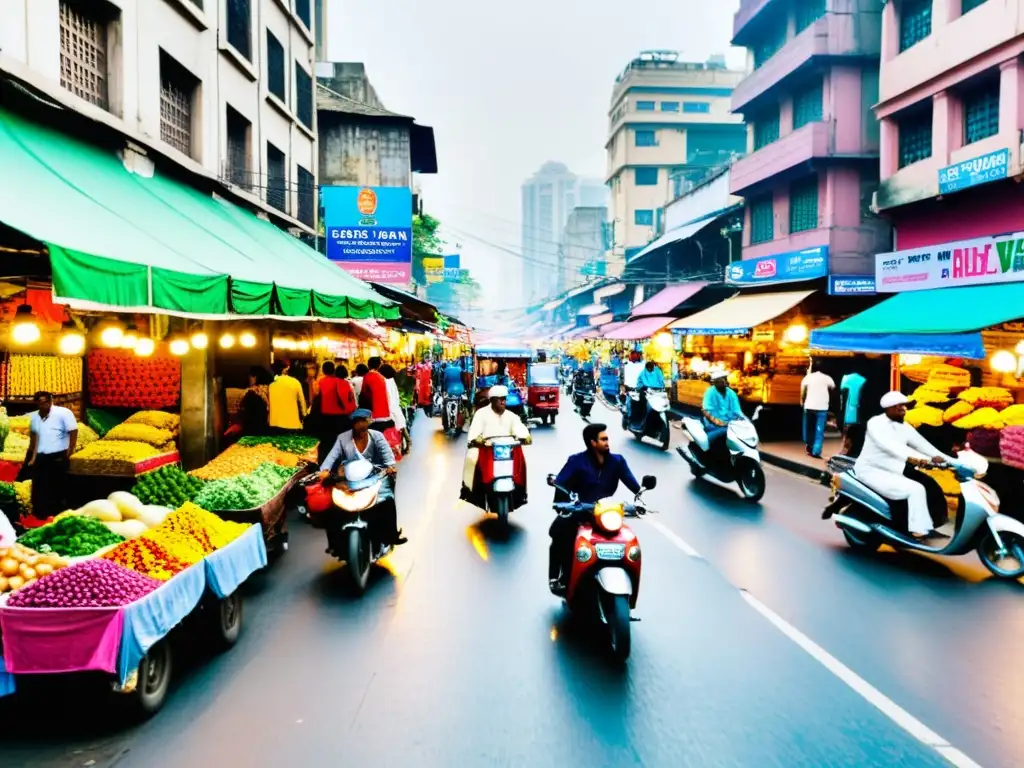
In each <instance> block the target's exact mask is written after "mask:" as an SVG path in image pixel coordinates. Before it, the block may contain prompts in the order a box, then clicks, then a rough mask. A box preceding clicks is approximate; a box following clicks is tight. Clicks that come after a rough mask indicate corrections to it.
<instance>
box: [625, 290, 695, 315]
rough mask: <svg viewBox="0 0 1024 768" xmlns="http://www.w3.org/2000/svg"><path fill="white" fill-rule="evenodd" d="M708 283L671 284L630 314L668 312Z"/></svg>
mask: <svg viewBox="0 0 1024 768" xmlns="http://www.w3.org/2000/svg"><path fill="white" fill-rule="evenodd" d="M706 285H707V283H700V282H698V283H679V284H678V285H670V286H669V287H668V288H664V289H662V290H660V291H658V292H657V293H656V294H654V295H653V296H651V298H649V299H648V300H647V301H644V302H641V303H640V304H637V305H636V306H635V307H633V311H632V312H631V313H630V316H631V317H647V316H650V315H665V314H668V313H669V312H671V311H672V310H673V309H675V308H676V307H678V306H679V305H680V304H682V303H683V302H684V301H687V300H688V299H689V298H690V297H691V296H693V295H694V294H695V293H697V291H699V290H700V289H701V288H703V287H704V286H706Z"/></svg>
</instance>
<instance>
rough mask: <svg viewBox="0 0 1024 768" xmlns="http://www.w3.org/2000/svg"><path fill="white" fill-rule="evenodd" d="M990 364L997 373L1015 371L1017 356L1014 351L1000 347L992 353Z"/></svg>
mask: <svg viewBox="0 0 1024 768" xmlns="http://www.w3.org/2000/svg"><path fill="white" fill-rule="evenodd" d="M989 365H991V366H992V370H993V371H995V372H996V373H1013V372H1014V371H1015V370H1016V369H1017V358H1016V356H1015V355H1014V354H1013V352H1010V351H1009V350H1006V349H1000V350H999V351H998V352H994V353H993V354H992V359H991V360H990V361H989Z"/></svg>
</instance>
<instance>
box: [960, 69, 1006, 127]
mask: <svg viewBox="0 0 1024 768" xmlns="http://www.w3.org/2000/svg"><path fill="white" fill-rule="evenodd" d="M963 105H964V144H973V143H974V142H976V141H981V140H982V139H987V138H988V137H989V136H995V135H996V134H997V133H999V78H998V76H996V77H991V76H990V77H986V78H985V79H983V80H979V81H976V82H974V83H972V84H971V88H970V90H969V91H966V92H965V93H964V96H963Z"/></svg>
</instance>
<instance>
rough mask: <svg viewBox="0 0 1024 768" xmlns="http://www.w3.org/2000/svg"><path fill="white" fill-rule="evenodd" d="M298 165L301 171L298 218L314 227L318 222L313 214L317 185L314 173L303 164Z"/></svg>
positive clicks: (308, 225)
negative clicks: (314, 182)
mask: <svg viewBox="0 0 1024 768" xmlns="http://www.w3.org/2000/svg"><path fill="white" fill-rule="evenodd" d="M297 167H298V171H299V174H298V176H299V178H298V181H299V215H298V217H297V218H298V220H299V221H301V222H302V223H303V224H305V225H306V226H307V227H312V226H313V225H314V224H315V223H316V219H315V217H314V215H313V211H314V210H315V206H316V185H315V184H313V174H312V173H310V172H309V171H307V170H306V169H305V168H303V167H302V166H301V165H300V166H297Z"/></svg>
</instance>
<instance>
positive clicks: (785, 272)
mask: <svg viewBox="0 0 1024 768" xmlns="http://www.w3.org/2000/svg"><path fill="white" fill-rule="evenodd" d="M827 274H828V246H827V245H819V246H815V247H814V248H805V249H804V250H802V251H791V252H789V253H780V254H778V255H777V256H763V257H762V258H760V259H747V260H744V261H736V262H733V263H732V264H730V265H729V266H727V267H726V268H725V282H726V283H728V284H729V285H770V284H772V283H792V282H796V281H799V280H815V279H817V278H819V277H825V276H826V275H827Z"/></svg>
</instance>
